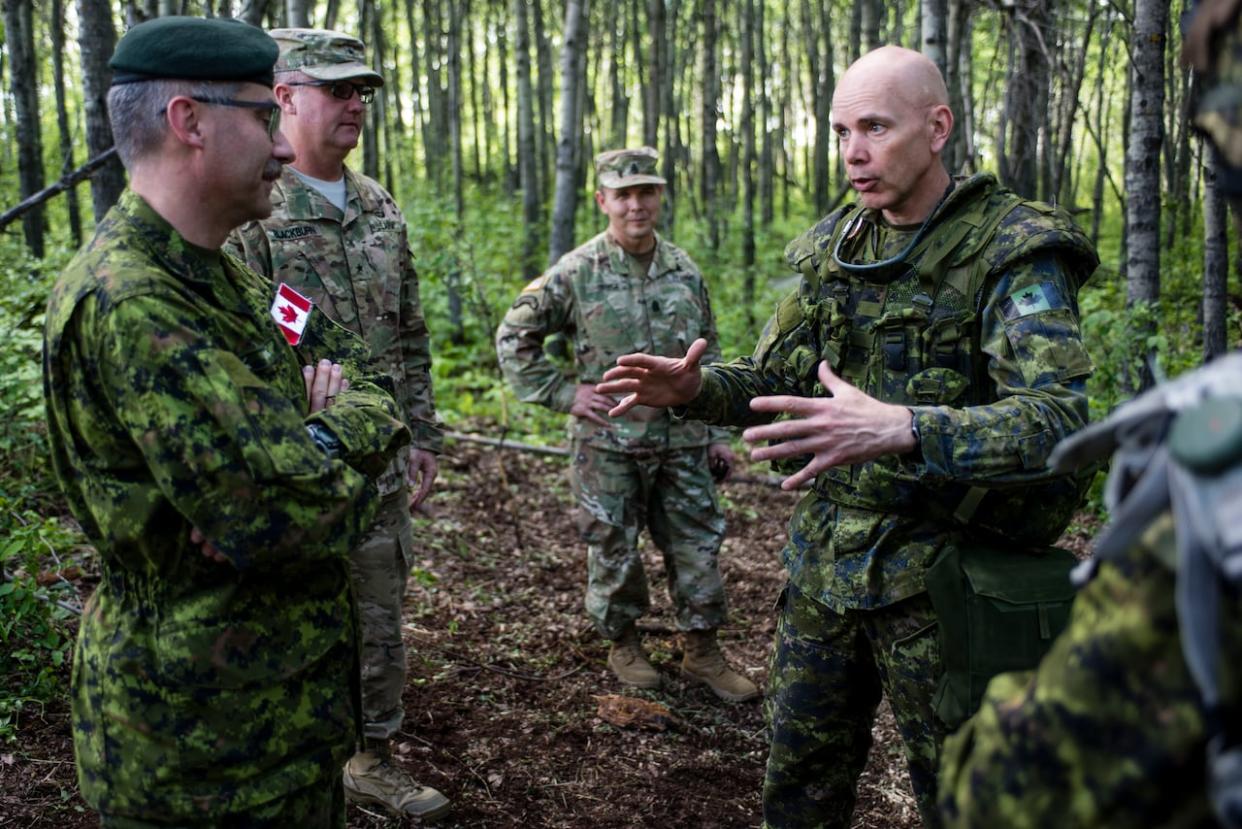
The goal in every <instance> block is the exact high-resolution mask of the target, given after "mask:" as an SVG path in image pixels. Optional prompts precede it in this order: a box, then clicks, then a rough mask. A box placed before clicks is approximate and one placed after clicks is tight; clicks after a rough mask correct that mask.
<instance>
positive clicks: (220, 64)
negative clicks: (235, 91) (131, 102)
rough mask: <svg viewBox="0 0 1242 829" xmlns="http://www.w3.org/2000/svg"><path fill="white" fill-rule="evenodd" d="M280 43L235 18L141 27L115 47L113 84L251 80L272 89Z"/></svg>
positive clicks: (161, 20)
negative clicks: (158, 81)
mask: <svg viewBox="0 0 1242 829" xmlns="http://www.w3.org/2000/svg"><path fill="white" fill-rule="evenodd" d="M275 62H276V44H275V43H274V42H273V41H272V39H271V38H270V37H268V36H267V33H266V32H264V31H263V30H262V29H260V28H259V27H257V26H251V25H250V24H249V23H243V22H242V21H240V20H234V19H231V18H223V17H216V18H211V19H206V18H201V17H181V16H178V15H170V16H168V17H157V18H155V19H154V20H148V21H146V22H145V23H139V24H138V25H137V26H135V27H133V28H132V29H130V30H129V31H128V32H126V33H125V36H124V37H122V38H121V40H120V42H119V43H117V45H116V50H115V51H114V52H113V53H112V58H111V59H110V60H109V61H108V65H109V66H111V67H112V70H113V74H112V85H113V86H120V85H122V84H129V83H140V82H142V81H154V80H178V81H226V82H227V81H246V82H250V83H259V84H263V85H264V86H268V87H270V86H271V85H272V64H274V63H275Z"/></svg>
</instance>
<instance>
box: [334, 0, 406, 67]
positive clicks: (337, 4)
mask: <svg viewBox="0 0 1242 829" xmlns="http://www.w3.org/2000/svg"><path fill="white" fill-rule="evenodd" d="M411 2H413V0H406V3H407V5H408V4H409V3H411ZM340 10H341V0H328V7H327V8H326V9H324V12H323V27H324V28H325V29H335V28H336V15H337V13H338V12H339V11H340ZM410 57H411V64H410V65H411V66H414V67H415V70H414V71H415V72H416V73H417V71H418V69H417V67H418V61H417V60H414V55H413V54H411V56H410Z"/></svg>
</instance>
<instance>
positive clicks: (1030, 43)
mask: <svg viewBox="0 0 1242 829" xmlns="http://www.w3.org/2000/svg"><path fill="white" fill-rule="evenodd" d="M1045 2H1046V0H1020V1H1019V2H1018V3H1016V4H1015V5H1014V7H1013V20H1012V21H1011V23H1010V27H1009V44H1010V45H1009V49H1010V55H1011V58H1010V62H1009V66H1008V82H1007V83H1006V85H1005V104H1004V111H1005V122H1006V127H1007V129H1006V130H1005V133H1004V134H1005V135H1006V136H1007V139H1006V140H1005V144H1004V147H1005V151H1004V152H1003V153H1001V154H1000V157H999V167H1000V180H1001V182H1002V183H1003V184H1005V186H1007V187H1009V188H1010V189H1012V190H1014V191H1015V192H1016V193H1018V195H1021V196H1025V197H1027V198H1034V197H1036V196H1038V195H1039V164H1038V161H1039V155H1038V153H1039V145H1040V142H1039V130H1040V127H1041V125H1043V124H1044V123H1045V122H1046V120H1047V110H1046V108H1045V109H1044V110H1043V111H1041V110H1040V102H1041V101H1045V100H1046V90H1047V85H1048V63H1047V61H1046V60H1045V59H1044V52H1043V49H1042V48H1041V46H1042V38H1043V34H1044V32H1045V31H1046V28H1047V26H1046V20H1045V18H1044V17H1043V15H1044V14H1045V10H1044V3H1045Z"/></svg>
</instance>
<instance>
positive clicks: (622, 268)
mask: <svg viewBox="0 0 1242 829" xmlns="http://www.w3.org/2000/svg"><path fill="white" fill-rule="evenodd" d="M656 161H657V156H656V152H655V150H653V149H651V148H649V147H643V148H639V149H628V150H614V151H611V152H606V153H602V154H601V155H599V156H598V157H597V158H596V159H595V172H596V175H597V177H598V182H599V188H598V189H597V190H596V192H595V202H596V204H597V205H598V206H599V209H600V210H601V211H602V212H603V213H604V215H605V216H607V217H608V228H607V230H605V231H604V232H603V233H601V234H599V235H598V236H596V237H595V238H594V239H592V240H590V241H589V242H587V243H586V244H584V245H582V246H581V247H579V248H577V249H575V250H572V251H570V252H569V253H567V254H565V256H564V257H562V258H561V260H560V261H559V262H557V263H556V264H555V265H554V266H552V268H551V269H549V270H548V272H547V273H545V274H544V275H543V276H541V277H539V278H538V279H536V280H535V281H534V282H531V283H530V284H529V285H527V286H526V288H525V289H523V291H522V293H521V294H520V295H519V296H518V298H517V300H516V301H515V302H514V303H513V307H512V308H510V309H509V312H508V313H507V314H506V315H505V318H504V321H503V322H502V323H501V324H500V328H499V329H498V330H497V332H496V354H497V356H498V357H499V359H500V367H501V369H502V370H503V371H504V374H505V378H506V379H507V380H508V381H509V384H510V385H511V386H512V387H513V389H514V391H515V392H516V393H517V396H518V397H519V398H520V399H521V400H523V401H525V402H528V403H539V404H542V405H544V406H547V407H549V408H551V409H555V410H556V411H561V412H567V413H569V414H571V415H573V425H572V436H573V468H572V473H571V474H572V481H573V487H574V494H575V496H576V497H577V500H578V508H579V527H580V529H581V531H582V537H583V539H584V540H585V541H586V542H587V545H588V547H587V593H586V609H587V615H588V616H589V617H590V618H591V620H592V621H593V622H594V623H595V626H596V628H597V629H598V630H599V632H600V634H601V635H602V636H603V637H604V638H606V639H609V640H611V642H612V647H611V649H610V651H609V654H608V666H609V667H610V668H611V669H612V671H613V673H614V674H616V676H617V678H618V679H620V680H621V682H622V683H624V684H626V685H632V686H635V687H639V688H655V687H658V686H659V684H660V675H659V673H658V672H657V671H656V669H655V668H654V667H653V666H652V665H651V663H650V662H649V661H648V659H647V655H646V653H644V651H643V649H642V644H641V642H640V641H639V637H638V631H637V628H636V627H635V622H636V621H637V620H638V619H639V618H640V617H641V616H642V615H643V614H644V613H645V612H646V611H647V609H648V606H649V604H650V601H649V597H648V591H647V576H646V574H645V573H644V572H643V565H642V558H641V557H640V555H639V553H638V536H639V533H641V532H642V529H643V527H644V525H645V526H646V527H647V529H648V530H649V531H650V532H651V537H652V539H653V540H654V541H655V544H656V546H657V547H658V548H659V549H660V550H661V551H662V552H663V553H664V561H665V566H666V567H667V569H668V585H669V592H670V593H671V594H672V597H673V603H674V606H675V608H676V614H677V628H678V629H679V630H681V631H682V632H683V633H684V637H685V656H684V658H683V660H682V664H681V672H682V675H683V676H686V677H688V678H690V679H693V680H696V681H699V682H702V683H704V684H706V685H707V686H708V687H709V688H711V689H712V691H714V692H715V693H716V695H717V696H719V697H720V698H721V699H724V700H728V701H731V702H740V701H743V700H749V699H753V698H754V697H756V696H758V694H759V691H758V689H757V688H756V687H755V685H754V683H752V682H751V681H750V680H748V679H746V678H745V677H744V676H742V675H741V674H739V673H737V672H736V671H734V670H733V669H732V668H730V667H729V666H728V664H727V663H726V662H725V659H724V656H723V655H722V654H721V652H720V648H719V645H718V644H717V640H716V631H717V629H718V628H719V627H720V626H721V625H722V624H724V622H725V595H724V586H723V584H722V582H721V579H720V568H719V565H718V555H719V551H720V545H721V542H722V541H723V540H724V532H725V522H724V513H723V511H722V510H721V507H720V501H719V499H718V498H717V496H716V489H715V485H714V484H713V482H712V475H711V472H709V468H712V469H715V470H717V472H718V474H719V476H720V477H722V478H723V477H724V476H726V475H727V474H728V471H729V469H730V468H731V467H732V465H733V462H734V458H733V453H732V451H731V450H730V449H729V446H728V443H727V442H726V441H727V432H725V431H724V430H722V429H709V428H707V427H705V426H703V425H701V424H695V423H680V422H677V421H676V420H674V419H673V418H672V416H671V415H670V413H669V412H668V410H667V409H665V408H646V407H641V408H638V409H636V410H634V411H632V412H630V413H629V414H628V415H627V416H625V417H623V418H610V417H608V414H607V412H608V409H610V408H611V407H612V406H613V405H614V401H613V400H612V399H611V398H608V397H605V396H604V395H601V394H597V393H596V392H595V390H594V387H595V384H596V383H597V382H599V380H600V378H601V376H602V375H603V373H604V371H605V369H607V368H608V367H609V366H611V365H612V363H613V361H614V360H616V358H617V356H619V355H620V354H624V353H626V352H628V351H633V350H636V349H640V350H646V351H650V352H651V353H654V354H663V355H666V356H669V357H680V356H681V355H683V354H685V352H686V347H687V346H688V345H689V344H690V343H691V342H694V341H695V340H696V339H697V338H700V337H702V338H704V339H705V340H706V341H707V343H708V346H707V347H708V349H709V351H710V352H711V353H713V354H716V355H719V353H720V352H719V348H718V345H717V342H716V323H715V321H714V319H713V318H712V310H711V304H710V302H709V301H708V297H707V287H706V285H705V284H704V282H703V277H702V274H700V273H699V269H698V268H697V267H696V266H695V264H694V263H693V262H692V261H691V260H690V257H689V256H687V255H686V254H685V252H684V251H682V250H681V249H679V248H677V247H676V246H674V245H672V244H670V243H669V242H667V241H666V240H664V239H662V238H660V236H659V235H658V234H657V233H656V231H655V225H656V222H657V220H658V219H659V215H660V199H661V196H662V195H663V191H664V179H662V178H660V177H659V176H658V175H656ZM558 332H563V333H564V334H565V335H566V337H567V338H568V339H569V341H570V343H571V350H572V352H573V359H574V364H575V369H576V373H577V376H576V378H573V379H569V378H566V377H564V376H562V374H561V373H560V371H559V370H558V369H557V368H556V366H554V365H553V364H552V363H551V362H549V360H548V359H547V356H546V355H545V353H544V339H545V338H546V337H548V336H549V335H552V334H556V333H558Z"/></svg>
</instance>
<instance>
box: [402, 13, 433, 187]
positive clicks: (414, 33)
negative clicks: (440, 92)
mask: <svg viewBox="0 0 1242 829" xmlns="http://www.w3.org/2000/svg"><path fill="white" fill-rule="evenodd" d="M405 27H406V29H407V30H408V31H409V34H410V105H411V109H412V110H413V119H412V121H411V122H410V132H411V141H413V140H414V139H417V140H419V141H423V142H424V144H423V165H424V171H423V172H424V175H426V174H427V171H426V169H425V168H426V165H427V161H428V157H427V153H428V152H429V149H428V148H427V145H426V143H425V141H426V134H427V133H426V124H424V123H423V101H424V98H423V93H422V89H421V87H420V83H419V82H420V80H421V77H422V71H421V69H420V67H421V64H420V62H419V60H420V59H419V51H418V26H417V24H415V22H414V0H405ZM412 148H413V144H412V143H411V155H413V149H412Z"/></svg>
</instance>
